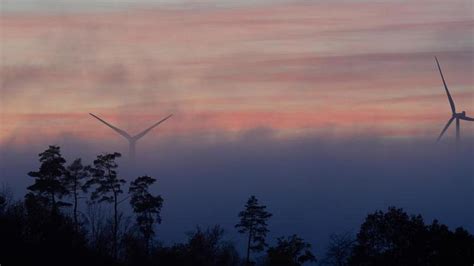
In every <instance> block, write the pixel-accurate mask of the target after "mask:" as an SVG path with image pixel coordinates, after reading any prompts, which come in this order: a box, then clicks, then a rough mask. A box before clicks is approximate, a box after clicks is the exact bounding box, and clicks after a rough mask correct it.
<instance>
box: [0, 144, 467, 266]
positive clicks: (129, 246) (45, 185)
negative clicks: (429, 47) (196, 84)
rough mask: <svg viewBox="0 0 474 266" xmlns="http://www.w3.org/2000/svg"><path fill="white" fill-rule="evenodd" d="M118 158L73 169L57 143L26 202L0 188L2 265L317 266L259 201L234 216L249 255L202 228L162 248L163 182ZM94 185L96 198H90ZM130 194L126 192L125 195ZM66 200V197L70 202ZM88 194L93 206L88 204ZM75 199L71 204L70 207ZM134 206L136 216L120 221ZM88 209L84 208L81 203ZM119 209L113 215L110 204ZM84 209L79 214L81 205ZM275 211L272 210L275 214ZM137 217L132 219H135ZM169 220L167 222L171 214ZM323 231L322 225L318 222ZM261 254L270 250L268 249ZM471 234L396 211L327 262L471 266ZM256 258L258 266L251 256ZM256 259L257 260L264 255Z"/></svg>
mask: <svg viewBox="0 0 474 266" xmlns="http://www.w3.org/2000/svg"><path fill="white" fill-rule="evenodd" d="M119 158H120V154H118V153H107V154H102V155H98V156H97V159H96V160H94V162H93V165H92V166H88V165H83V163H82V160H81V159H75V160H74V161H73V162H72V163H71V164H69V165H67V166H65V165H66V160H65V159H64V158H63V157H62V155H61V150H60V148H59V147H58V146H50V147H48V148H47V149H46V150H45V151H44V152H42V153H40V154H39V162H40V167H39V169H38V171H35V172H29V173H28V175H29V176H31V177H34V180H33V185H31V186H29V187H28V190H29V192H28V193H27V194H26V195H25V197H24V199H23V200H16V201H15V200H14V198H13V196H12V194H11V192H10V190H9V189H8V187H6V186H3V187H2V189H1V190H0V236H1V237H0V263H2V265H3V264H5V265H112V266H113V265H117V266H118V265H140V266H147V265H192V266H201V265H202V266H206V265H210V266H214V265H215V266H218V265H219V266H220V265H223V266H238V265H262V266H277V265H278V266H281V265H285V266H296V265H311V264H314V263H316V257H317V255H315V254H318V252H321V251H319V250H316V251H315V250H314V249H312V247H311V243H308V242H306V241H305V240H304V239H303V238H302V237H300V236H298V235H290V236H287V237H280V238H277V239H270V240H268V243H267V238H268V234H269V233H270V229H271V227H270V226H269V224H268V222H269V220H270V218H271V217H272V214H271V213H269V212H268V211H267V210H266V206H265V205H261V204H260V203H259V201H258V200H257V198H256V197H255V196H250V198H249V199H248V200H247V202H246V204H245V207H244V210H242V211H240V212H237V210H236V214H237V215H236V221H237V222H238V223H237V225H236V226H235V227H236V229H237V230H236V231H238V232H239V233H241V234H242V235H243V237H242V242H245V243H246V244H247V245H246V252H245V253H244V254H245V256H243V257H241V256H240V254H239V252H238V248H237V247H236V245H235V243H233V242H231V241H227V240H226V233H227V232H226V231H225V230H224V229H223V228H222V227H221V226H219V225H215V226H211V227H205V228H202V227H200V226H197V227H196V228H195V229H194V230H193V231H191V232H188V233H187V240H186V241H185V242H184V243H176V244H172V245H169V246H165V245H163V244H162V243H160V242H159V237H157V236H156V234H155V232H156V227H157V226H158V225H159V224H160V222H161V219H162V217H161V209H162V207H163V204H164V202H165V201H164V199H163V198H162V197H161V196H159V195H153V194H152V193H151V192H150V187H151V186H152V185H154V186H156V179H155V178H153V177H151V176H140V177H137V178H135V179H134V180H133V181H131V182H130V184H129V186H128V190H126V189H125V186H126V185H127V184H126V182H125V179H124V178H122V177H121V176H120V175H119V173H118V163H117V160H118V159H119ZM83 187H84V188H89V189H90V191H89V193H90V195H83V194H85V193H88V192H87V191H81V189H82V188H83ZM124 191H127V192H128V195H126V192H124ZM66 196H68V197H66ZM84 196H89V197H87V198H89V200H87V201H86V202H82V200H81V199H83V198H86V197H84ZM66 200H70V201H72V203H71V202H67V201H66ZM127 200H128V201H129V204H130V206H131V207H132V209H133V217H130V216H126V215H122V214H121V215H119V213H121V212H120V203H121V202H124V201H127ZM83 203H86V204H83ZM110 204H112V205H113V207H114V208H113V210H112V212H111V213H108V212H107V211H106V208H104V207H106V206H108V205H110ZM81 207H82V208H81ZM273 208H275V209H277V206H273V207H272V209H273ZM133 218H134V219H133ZM164 218H165V219H166V217H164ZM315 226H317V225H315ZM262 251H264V252H262ZM473 251H474V236H473V235H472V234H470V233H469V232H468V231H466V230H465V229H463V228H456V229H455V230H450V229H449V228H448V227H447V226H446V225H443V224H441V223H440V222H438V221H437V220H434V221H433V222H431V223H429V224H427V223H425V221H424V220H423V218H422V216H421V215H410V214H407V213H406V212H405V211H404V210H402V209H399V208H396V207H390V208H388V209H387V210H385V211H381V210H380V211H375V212H373V213H370V214H368V215H367V217H366V218H365V221H363V223H362V224H361V226H360V229H359V231H358V232H357V234H356V236H355V237H353V236H352V235H351V234H348V233H343V234H335V235H333V236H332V237H331V242H330V243H329V245H328V247H327V250H326V252H325V256H324V257H323V258H321V259H320V258H319V257H318V261H319V262H320V264H321V265H337V266H343V265H367V266H372V265H374V266H375V265H389V266H392V265H393V266H402V265H404V266H405V265H408V266H410V265H417V266H418V265H421V266H428V265H471V264H472V262H473V261H474V252H473ZM251 252H252V253H253V254H252V260H251V259H250V255H251ZM257 255H258V256H257Z"/></svg>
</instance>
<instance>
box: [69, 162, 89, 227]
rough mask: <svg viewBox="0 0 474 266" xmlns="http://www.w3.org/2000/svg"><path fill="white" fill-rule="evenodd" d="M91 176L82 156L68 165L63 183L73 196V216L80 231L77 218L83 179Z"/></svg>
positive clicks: (75, 225)
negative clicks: (83, 163)
mask: <svg viewBox="0 0 474 266" xmlns="http://www.w3.org/2000/svg"><path fill="white" fill-rule="evenodd" d="M88 176H89V172H88V171H87V167H84V166H83V165H82V160H81V159H80V158H78V159H76V160H74V162H72V163H71V164H70V165H68V166H67V168H66V172H65V175H64V180H63V184H64V186H65V187H66V188H67V189H68V192H69V194H71V196H72V198H73V201H74V203H73V218H74V228H75V229H76V232H77V231H78V229H79V228H78V225H79V223H78V220H77V205H78V198H79V193H80V192H81V190H82V187H83V180H84V179H85V178H87V177H88Z"/></svg>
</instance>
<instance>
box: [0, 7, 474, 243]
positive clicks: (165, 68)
mask: <svg viewBox="0 0 474 266" xmlns="http://www.w3.org/2000/svg"><path fill="white" fill-rule="evenodd" d="M0 1H1V6H0V7H1V14H2V16H1V18H0V36H1V47H0V48H1V50H0V52H1V59H0V60H1V61H0V62H1V69H0V82H1V83H0V84H1V91H0V151H1V154H0V166H1V167H0V168H1V169H0V170H1V172H0V173H1V174H2V177H1V178H2V179H3V180H1V181H5V182H7V183H9V184H11V185H12V186H14V187H17V186H18V187H20V188H19V189H16V191H22V190H21V189H24V187H25V186H26V185H28V184H30V183H31V182H32V180H31V179H29V178H28V177H27V176H26V173H27V172H28V171H30V170H33V169H34V167H37V163H36V161H35V160H36V156H37V154H38V153H39V152H41V150H42V149H44V148H45V147H47V145H49V144H60V145H61V147H63V148H64V150H65V154H66V155H67V156H70V158H71V159H72V158H73V156H84V157H85V158H88V159H92V157H93V156H94V155H95V154H96V153H98V152H104V151H111V150H117V151H120V152H125V153H126V151H127V144H126V142H125V141H124V140H123V139H122V138H121V137H120V136H118V135H116V134H115V133H114V132H112V131H111V130H110V129H109V128H107V127H105V126H104V125H102V124H100V123H99V122H98V121H97V120H94V119H93V118H92V117H90V116H89V113H95V114H97V115H100V116H101V117H102V118H104V119H106V120H107V121H109V122H111V123H112V124H114V125H116V126H118V127H120V128H122V129H124V130H127V131H128V132H130V133H131V134H135V133H138V132H140V131H141V130H143V129H145V128H146V127H148V126H150V125H151V124H153V123H154V122H156V121H158V120H160V119H161V118H163V117H165V116H166V115H168V114H170V113H172V114H174V116H173V117H172V118H171V119H170V120H168V121H166V122H165V123H164V124H162V125H160V126H159V127H158V128H156V129H155V130H154V131H152V132H151V133H150V134H149V135H147V136H146V137H145V138H144V139H143V140H141V141H140V142H139V143H138V145H139V146H138V152H141V156H142V158H146V159H143V162H142V165H143V166H144V167H145V168H142V169H146V171H148V172H147V173H151V174H156V175H158V176H159V181H158V183H159V184H160V189H159V191H160V192H161V193H163V194H164V198H165V209H164V212H165V214H164V217H166V213H167V214H168V217H169V219H168V218H164V224H163V225H162V228H163V229H160V230H163V231H166V232H161V231H160V233H158V235H160V234H162V236H163V235H164V236H163V237H164V239H165V240H167V241H173V240H175V239H176V238H175V236H176V235H178V234H181V233H182V232H184V231H185V230H187V229H191V228H192V226H193V225H195V224H196V223H197V222H203V223H205V222H206V221H209V220H211V218H210V217H214V218H213V219H214V220H216V221H217V222H220V223H221V224H223V225H225V226H227V227H226V229H229V230H233V228H232V223H233V222H234V221H233V220H232V219H234V218H235V217H236V215H237V212H238V208H239V206H241V205H242V204H243V203H244V201H245V199H246V198H247V196H248V195H249V193H250V192H251V193H255V194H258V195H263V197H262V201H263V202H264V203H268V205H269V206H272V208H273V210H274V211H275V213H276V215H275V228H276V229H275V230H276V231H277V232H281V233H291V232H282V230H284V229H281V230H280V229H278V228H287V227H288V226H287V225H288V224H290V222H292V221H293V222H295V224H296V225H295V228H298V229H297V230H299V232H300V233H301V234H302V235H303V236H304V237H305V238H308V239H309V240H311V241H313V242H316V243H314V244H315V245H316V247H317V248H323V246H324V245H323V244H324V243H325V241H326V239H327V235H328V234H329V233H331V232H333V231H337V230H349V231H350V230H353V229H355V228H356V227H357V225H358V224H360V222H361V221H362V218H363V217H364V215H365V214H366V213H367V212H368V211H373V210H374V209H375V208H384V207H386V206H388V205H390V204H398V206H400V207H405V208H408V209H409V210H413V211H415V212H424V213H427V214H428V215H427V216H428V218H430V219H431V218H433V217H440V218H444V219H445V220H444V221H446V223H448V224H449V225H452V226H460V225H462V226H467V227H468V228H469V229H471V230H473V229H474V217H473V214H472V204H473V196H472V194H471V193H472V189H473V181H472V180H473V179H472V177H473V174H474V172H473V167H472V165H471V166H469V165H470V164H471V162H472V155H473V148H474V146H473V143H474V142H473V141H472V136H473V135H474V123H467V122H466V123H464V122H463V123H462V125H461V127H462V131H461V134H462V137H463V139H464V140H466V142H465V143H466V145H465V150H464V153H463V155H464V157H462V159H460V160H459V161H458V162H454V161H450V162H449V164H447V165H443V168H442V169H438V168H436V167H437V166H439V165H441V164H440V162H442V161H443V160H444V159H447V158H448V155H446V157H445V155H439V154H437V153H438V152H439V153H442V152H444V151H446V150H449V148H448V147H447V146H449V144H453V139H454V127H452V128H451V129H450V130H449V131H448V134H447V136H445V138H444V139H443V142H442V144H441V145H442V148H440V149H441V150H436V149H435V148H433V147H432V146H431V145H432V144H433V143H434V141H435V139H436V137H437V136H438V134H439V133H440V131H441V129H442V127H443V126H444V124H445V123H446V121H447V120H448V119H449V118H450V115H451V114H450V109H449V104H448V100H447V98H446V94H445V92H444V90H443V86H442V81H441V79H440V76H439V73H438V70H437V68H436V64H435V60H434V57H435V56H437V57H438V59H439V60H440V63H441V67H442V69H443V72H444V75H445V78H446V80H447V83H448V86H449V88H450V89H451V93H452V95H453V97H454V100H455V102H456V106H457V108H458V110H465V111H466V112H467V114H468V115H470V116H471V117H472V116H473V115H474V90H473V85H474V76H473V71H474V49H473V48H474V37H473V36H474V9H473V2H472V1H470V0H452V1H446V0H412V1H402V0H399V1H396V0H387V1H383V0H359V1H356V0H335V1H322V0H314V1H290V0H287V1H285V0H277V1H270V0H260V1H259V0H257V1H255V0H253V1H250V0H244V1H237V0H203V1H199V0H197V1H187V0H155V1H154V0H135V1H126V0H116V1H113V0H68V1H62V0H0ZM372 140H373V141H372ZM398 142H401V143H402V144H400V145H399V146H397V144H396V143H398ZM416 145H418V146H416ZM76 148H77V149H76ZM410 148H411V149H413V150H416V151H414V152H413V150H410ZM221 149H224V150H225V151H228V152H229V153H226V152H224V151H221ZM263 151H268V152H269V153H271V155H270V156H267V154H264V152H263ZM424 152H425V153H424ZM406 154H408V155H409V156H405V155H406ZM26 158H27V159H26ZM424 159H426V161H424ZM451 159H452V158H451ZM22 160H24V161H22ZM26 160H28V161H27V162H26ZM179 160H183V162H182V163H178V161H179ZM313 160H315V161H318V160H319V164H318V163H316V164H315V163H314V161H313ZM156 162H159V163H158V164H156V165H155V163H156ZM282 162H283V163H282ZM323 162H326V163H323ZM405 163H406V164H405ZM160 164H161V165H162V167H161V166H157V165H160ZM424 164H426V165H429V167H431V168H429V169H425V168H421V166H422V165H424ZM459 164H460V167H457V166H459ZM214 165H217V167H216V169H208V168H206V167H209V168H211V167H212V166H214ZM239 165H240V166H245V167H247V168H245V170H242V169H241V168H240V167H239ZM147 166H149V167H148V168H146V167H147ZM346 166H347V168H346ZM28 167H29V168H28ZM160 167H161V168H160ZM440 167H441V166H440ZM32 168H33V169H32ZM242 168H244V167H242ZM342 168H344V170H341V169H342ZM196 169H198V170H196ZM205 169H208V170H205ZM292 169H293V170H295V171H294V172H292V171H291V170H292ZM453 169H454V170H453ZM372 170H373V171H375V172H371V171H372ZM438 170H439V171H438ZM452 170H453V171H454V172H453V171H452ZM144 171H145V170H144ZM291 173H296V176H292V177H291V180H293V181H294V182H293V183H292V184H291V185H288V184H287V183H285V182H284V180H287V179H286V178H289V176H291ZM408 173H415V174H414V175H416V178H415V177H413V179H412V176H409V174H408ZM285 174H287V176H286V177H285ZM351 174H353V175H352V176H351ZM443 174H452V176H450V177H453V178H454V179H450V180H448V179H445V178H446V175H444V176H443ZM239 175H240V177H241V178H242V179H239V178H240V177H239ZM19 176H21V178H20V177H19ZM313 176H317V177H318V178H320V179H313ZM259 178H261V179H259ZM378 178H380V179H378ZM199 180H200V181H199ZM229 180H231V181H229ZM237 180H239V181H241V182H237ZM252 180H253V181H252ZM255 180H256V181H255ZM186 182H189V183H186ZM252 182H256V184H257V186H256V187H252ZM190 183H192V184H195V185H194V187H193V188H195V190H194V192H193V191H192V190H191V188H190V187H188V186H187V185H189V184H190ZM268 183H271V184H273V185H274V186H273V187H272V188H266V187H265V184H268ZM426 183H428V184H426ZM186 184H187V185H186ZM209 184H213V185H209ZM230 185H232V186H235V187H230ZM339 185H340V186H339ZM212 186H217V187H218V191H216V190H212ZM249 187H252V189H248V188H249ZM258 188H260V189H261V190H258ZM312 188H315V190H314V191H311V189H312ZM441 188H445V189H444V190H443V189H441ZM372 189H374V191H375V190H376V191H377V192H376V193H374V191H372ZM182 190H184V191H182ZM193 193H197V195H199V193H202V195H201V196H200V197H199V199H194V198H193V197H192V196H191V195H193ZM286 193H288V194H286ZM325 193H328V194H325ZM371 193H372V194H371ZM178 194H179V195H181V197H180V196H178ZM282 194H285V195H287V196H288V195H293V196H295V197H290V198H291V200H288V201H287V200H283V198H281V195H282ZM278 195H279V196H278ZM340 195H343V196H341V197H339V196H340ZM361 195H362V196H361ZM225 196H228V198H227V199H225V200H222V202H223V203H224V202H226V203H229V204H230V205H231V206H232V209H230V210H229V209H226V208H227V206H220V205H218V206H215V208H209V209H208V211H207V212H204V213H195V218H196V217H197V218H196V221H194V220H193V221H190V220H188V216H186V215H184V214H183V213H180V212H179V211H177V210H178V209H179V210H183V209H186V208H188V209H192V210H195V208H198V207H199V206H201V205H199V206H197V205H196V204H198V203H200V204H203V205H206V204H211V203H212V202H213V199H214V197H225ZM398 196H400V197H398ZM354 198H355V199H354ZM441 199H449V201H448V202H443V201H441ZM311 200H317V202H311ZM190 201H191V202H192V203H191V206H190V205H187V204H186V202H188V203H189V202H190ZM308 202H309V203H308ZM466 202H467V206H469V204H470V206H471V207H469V208H468V209H470V211H468V210H466V209H463V208H461V207H460V206H461V205H464V206H466ZM166 204H168V205H166ZM193 204H195V205H193ZM272 204H273V205H272ZM279 204H280V209H279V207H278V206H279ZM292 204H295V205H292ZM345 204H348V205H345ZM450 204H452V205H450ZM302 205H304V207H301V208H300V209H299V207H295V206H302ZM173 206H174V207H176V208H175V209H173V208H172V207H173ZM328 206H334V208H338V209H341V213H339V214H336V213H335V209H331V208H329V207H328ZM453 206H455V207H453ZM166 208H168V209H166ZM318 208H319V210H320V211H321V212H319V213H318V214H315V215H313V214H310V213H308V211H309V210H315V209H318ZM297 210H300V211H301V212H300V213H298V212H297ZM324 212H325V213H326V214H327V213H329V214H332V215H333V216H331V218H326V219H325V218H323V217H322V216H320V215H321V213H324ZM192 213H194V211H191V214H192ZM191 214H189V215H191ZM279 214H280V218H278V217H279V216H278V215H279ZM292 215H293V216H292ZM173 217H174V218H175V221H178V222H174V223H173V224H170V223H169V222H167V221H170V220H171V221H172V219H173ZM281 217H297V218H294V220H291V219H289V218H281ZM279 219H280V220H279ZM318 224H319V225H320V227H318V229H314V228H315V227H316V225H318ZM279 226H280V227H279ZM285 226H286V227H285ZM278 230H280V231H278ZM180 236H181V235H180ZM236 239H238V238H236Z"/></svg>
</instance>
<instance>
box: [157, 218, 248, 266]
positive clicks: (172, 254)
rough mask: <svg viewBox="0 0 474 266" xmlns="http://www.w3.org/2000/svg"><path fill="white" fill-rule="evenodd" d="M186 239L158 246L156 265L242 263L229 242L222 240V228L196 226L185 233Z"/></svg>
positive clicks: (231, 265)
mask: <svg viewBox="0 0 474 266" xmlns="http://www.w3.org/2000/svg"><path fill="white" fill-rule="evenodd" d="M187 235H188V241H187V242H186V243H184V244H176V245H174V246H172V247H169V248H166V247H159V248H158V249H157V251H156V253H155V260H156V261H157V262H159V263H157V264H158V265H193V266H238V265H242V264H241V261H240V258H239V255H238V253H237V250H236V249H235V247H234V245H233V244H232V243H231V242H228V241H223V236H224V230H223V229H222V228H221V227H220V226H219V225H215V226H212V227H208V228H206V229H205V230H203V229H201V227H199V226H198V227H197V228H196V229H195V230H194V231H192V232H189V233H187Z"/></svg>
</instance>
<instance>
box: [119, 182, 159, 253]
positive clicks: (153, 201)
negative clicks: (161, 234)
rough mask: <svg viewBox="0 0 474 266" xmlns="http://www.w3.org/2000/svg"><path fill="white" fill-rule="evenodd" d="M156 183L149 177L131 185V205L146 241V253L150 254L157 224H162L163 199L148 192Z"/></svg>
mask: <svg viewBox="0 0 474 266" xmlns="http://www.w3.org/2000/svg"><path fill="white" fill-rule="evenodd" d="M155 182H156V179H154V178H152V177H149V176H141V177H138V178H137V179H135V180H134V181H132V183H131V184H130V189H129V192H128V193H129V194H130V195H131V199H130V205H132V208H133V211H134V212H135V214H136V216H137V217H136V219H137V224H138V227H139V228H140V231H141V232H142V234H143V237H144V239H145V245H146V251H147V252H149V249H150V242H151V239H152V238H153V236H154V235H155V231H154V225H155V223H158V224H160V223H161V217H160V212H161V207H162V206H163V198H162V197H161V196H159V195H158V196H153V195H152V194H150V192H149V191H148V188H149V186H150V185H152V184H153V183H155Z"/></svg>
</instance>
